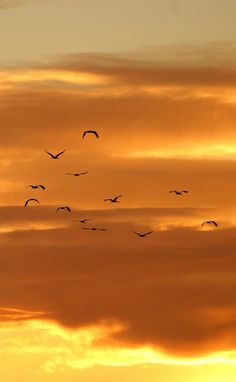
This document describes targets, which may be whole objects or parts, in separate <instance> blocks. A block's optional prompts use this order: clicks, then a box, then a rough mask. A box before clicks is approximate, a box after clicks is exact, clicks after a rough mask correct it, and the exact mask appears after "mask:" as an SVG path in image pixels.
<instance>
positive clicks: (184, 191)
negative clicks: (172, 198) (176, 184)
mask: <svg viewBox="0 0 236 382" xmlns="http://www.w3.org/2000/svg"><path fill="white" fill-rule="evenodd" d="M170 192H175V194H176V195H183V193H185V194H187V193H188V191H186V190H182V191H176V190H173V191H169V193H170Z"/></svg>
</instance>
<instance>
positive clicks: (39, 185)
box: [37, 184, 46, 190]
mask: <svg viewBox="0 0 236 382" xmlns="http://www.w3.org/2000/svg"><path fill="white" fill-rule="evenodd" d="M37 186H38V187H40V188H42V190H45V189H46V187H45V186H43V185H42V184H37Z"/></svg>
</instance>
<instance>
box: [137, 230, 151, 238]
mask: <svg viewBox="0 0 236 382" xmlns="http://www.w3.org/2000/svg"><path fill="white" fill-rule="evenodd" d="M132 232H133V233H136V235H138V236H139V237H146V236H147V235H150V233H152V232H153V231H150V232H146V233H139V232H135V231H132Z"/></svg>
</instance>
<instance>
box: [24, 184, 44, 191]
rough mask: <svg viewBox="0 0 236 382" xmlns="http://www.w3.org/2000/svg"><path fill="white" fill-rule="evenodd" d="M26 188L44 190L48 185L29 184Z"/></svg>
mask: <svg viewBox="0 0 236 382" xmlns="http://www.w3.org/2000/svg"><path fill="white" fill-rule="evenodd" d="M26 188H33V189H34V190H36V189H39V188H41V189H42V190H45V189H46V187H45V186H43V185H42V184H31V185H30V186H27V187H26Z"/></svg>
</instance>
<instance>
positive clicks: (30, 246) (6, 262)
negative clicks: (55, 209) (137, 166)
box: [0, 211, 236, 355]
mask: <svg viewBox="0 0 236 382" xmlns="http://www.w3.org/2000/svg"><path fill="white" fill-rule="evenodd" d="M189 212H190V211H188V212H187V213H189ZM120 213H121V212H120ZM138 213H141V214H143V213H145V214H146V215H148V211H146V212H145V211H140V212H138V211H136V212H135V214H138ZM109 214H111V212H109ZM151 214H153V211H151ZM157 214H158V211H157ZM103 215H104V216H103V219H104V221H105V220H106V219H105V216H106V213H103ZM116 216H117V215H116V213H115V214H114V221H113V222H107V223H106V227H107V228H108V229H109V230H108V231H107V232H90V231H89V232H87V231H83V230H82V229H80V227H78V226H77V225H75V226H71V227H68V228H57V229H51V230H41V231H37V230H28V231H18V232H12V233H5V234H2V235H1V256H0V264H1V267H0V296H1V299H0V305H1V306H4V307H8V308H10V307H14V308H18V309H21V310H23V311H30V312H33V311H34V310H35V311H37V312H43V314H44V315H43V317H44V318H46V319H48V318H50V319H53V320H55V321H57V322H59V323H61V324H63V325H65V326H67V327H71V328H75V327H82V326H88V325H93V324H99V323H101V322H102V321H106V322H109V321H113V322H114V321H118V322H121V323H122V324H123V325H124V327H125V330H124V331H123V332H122V333H120V334H119V335H115V336H114V337H113V338H111V339H110V340H111V342H114V343H120V344H121V345H122V344H126V345H127V344H129V345H132V346H133V345H134V346H136V345H137V346H138V345H143V344H151V345H153V346H157V347H159V348H162V349H163V350H164V351H166V352H171V353H174V354H188V355H189V354H195V355H196V354H199V352H202V353H203V352H208V351H212V350H213V349H214V350H215V349H216V348H217V349H220V348H221V346H222V341H223V339H227V344H224V349H225V348H227V349H230V348H232V347H234V346H235V345H236V337H235V325H236V321H235V298H234V295H235V292H236V290H235V289H236V283H235V277H234V273H235V267H236V263H235V254H234V252H235V250H234V248H235V244H236V243H235V230H234V229H226V230H218V231H217V230H215V231H213V230H212V231H197V230H192V229H187V228H186V229H183V228H177V229H176V228H175V229H171V230H167V231H157V232H155V233H153V234H152V236H150V237H149V238H148V239H143V240H142V239H139V238H138V237H136V236H135V235H134V234H132V232H131V229H132V224H131V223H126V222H124V221H123V222H122V223H121V222H119V221H118V222H116ZM137 221H138V223H137V222H136V224H140V223H139V219H137ZM103 224H104V222H103ZM133 224H134V223H133ZM136 228H137V226H136ZM139 228H142V229H144V228H148V227H147V226H146V227H145V226H144V225H143V226H142V225H141V226H139ZM213 317H214V319H212V318H213ZM228 338H230V340H229V339H228Z"/></svg>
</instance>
